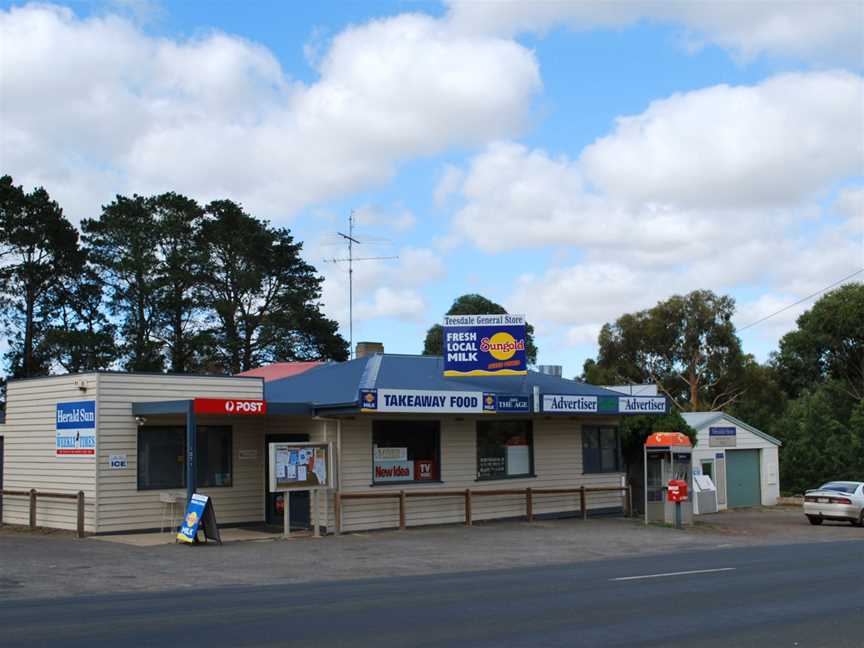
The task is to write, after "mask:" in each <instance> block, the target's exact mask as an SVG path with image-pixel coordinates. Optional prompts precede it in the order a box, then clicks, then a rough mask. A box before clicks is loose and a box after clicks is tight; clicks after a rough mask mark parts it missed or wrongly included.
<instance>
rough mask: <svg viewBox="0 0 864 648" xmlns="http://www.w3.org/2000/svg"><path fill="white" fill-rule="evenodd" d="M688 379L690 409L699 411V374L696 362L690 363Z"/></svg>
mask: <svg viewBox="0 0 864 648" xmlns="http://www.w3.org/2000/svg"><path fill="white" fill-rule="evenodd" d="M687 378H688V381H687V382H689V383H690V411H691V412H698V411H699V376H697V375H696V366H695V364H691V365H690V370H689V372H688V376H687Z"/></svg>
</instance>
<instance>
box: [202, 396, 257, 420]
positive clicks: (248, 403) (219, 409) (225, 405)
mask: <svg viewBox="0 0 864 648" xmlns="http://www.w3.org/2000/svg"><path fill="white" fill-rule="evenodd" d="M192 409H193V410H194V411H195V413H196V414H222V415H228V416H237V415H241V416H263V415H265V414H267V401H263V400H257V399H251V398H196V399H195V403H194V404H193V406H192Z"/></svg>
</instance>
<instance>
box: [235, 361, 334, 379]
mask: <svg viewBox="0 0 864 648" xmlns="http://www.w3.org/2000/svg"><path fill="white" fill-rule="evenodd" d="M322 364H324V363H323V362H274V363H273V364H270V365H267V366H265V367H257V368H255V369H250V370H249V371H244V372H242V373H239V374H237V375H238V376H252V377H254V378H263V379H264V382H270V381H271V380H279V379H280V378H287V377H288V376H296V375H298V374H301V373H304V372H306V371H309V370H310V369H314V368H315V367H318V366H320V365H322Z"/></svg>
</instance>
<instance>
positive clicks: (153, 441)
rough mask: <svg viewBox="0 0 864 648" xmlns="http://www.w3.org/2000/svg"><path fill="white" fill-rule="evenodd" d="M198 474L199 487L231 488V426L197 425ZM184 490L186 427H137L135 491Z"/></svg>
mask: <svg viewBox="0 0 864 648" xmlns="http://www.w3.org/2000/svg"><path fill="white" fill-rule="evenodd" d="M197 434H198V440H197V442H198V457H197V462H196V465H197V468H198V470H197V472H198V485H199V486H201V487H214V486H231V484H232V465H233V461H232V448H233V433H232V430H231V427H230V426H211V425H199V426H198V429H197ZM185 487H186V428H185V427H183V426H180V425H176V426H153V425H148V426H146V427H140V428H138V490H158V489H167V488H185Z"/></svg>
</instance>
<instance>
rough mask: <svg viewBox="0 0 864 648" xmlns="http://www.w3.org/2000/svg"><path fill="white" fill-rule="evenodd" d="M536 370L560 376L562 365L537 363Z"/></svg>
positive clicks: (562, 371)
mask: <svg viewBox="0 0 864 648" xmlns="http://www.w3.org/2000/svg"><path fill="white" fill-rule="evenodd" d="M537 371H539V372H540V373H544V374H548V375H550V376H555V377H556V378H560V377H561V376H562V375H563V373H564V367H563V366H561V365H538V366H537Z"/></svg>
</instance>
